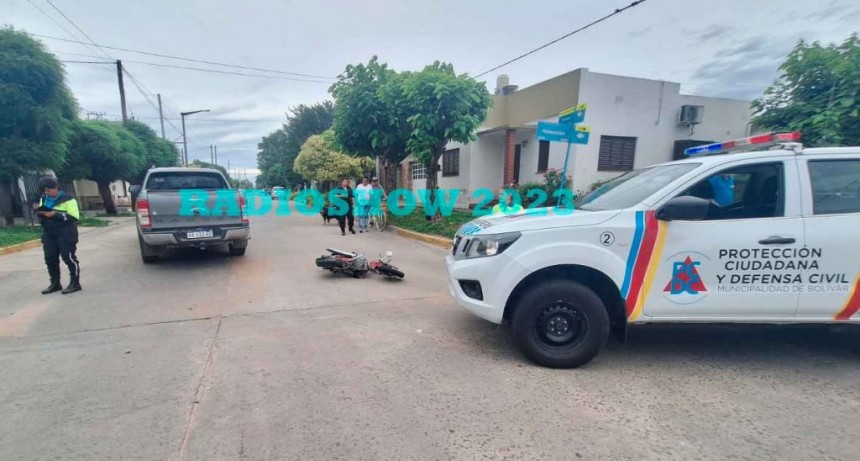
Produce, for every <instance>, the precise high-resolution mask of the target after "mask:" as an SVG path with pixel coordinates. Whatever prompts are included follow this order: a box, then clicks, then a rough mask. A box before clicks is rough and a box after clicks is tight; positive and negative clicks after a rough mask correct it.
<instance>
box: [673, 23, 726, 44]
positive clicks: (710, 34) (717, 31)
mask: <svg viewBox="0 0 860 461" xmlns="http://www.w3.org/2000/svg"><path fill="white" fill-rule="evenodd" d="M733 31H734V27H730V26H724V25H720V24H712V25H710V26H708V27H706V28H705V30H703V31H701V32H700V33H699V34H698V35H697V36H696V39H698V40H699V41H701V42H708V41H711V40H715V39H718V38H721V37H724V36H727V35H728V34H729V33H731V32H733ZM683 32H684V33H693V32H695V31H693V30H690V29H684V31H683Z"/></svg>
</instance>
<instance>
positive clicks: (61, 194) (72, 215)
mask: <svg viewBox="0 0 860 461" xmlns="http://www.w3.org/2000/svg"><path fill="white" fill-rule="evenodd" d="M39 190H40V191H41V193H42V196H41V198H40V199H39V201H38V202H37V203H35V204H33V209H34V211H35V212H36V214H37V215H38V216H39V221H40V223H41V224H42V249H43V251H44V253H45V264H46V265H47V266H48V275H49V276H50V277H51V284H50V285H49V286H48V288H45V289H44V290H42V294H43V295H46V294H49V293H54V292H56V291H62V292H63V294H64V295H67V294H69V293H74V292H76V291H81V266H80V264H79V263H78V257H77V255H76V254H75V251H76V250H77V246H78V220H80V219H81V214H80V211H79V210H78V201H77V200H75V198H74V197H73V196H72V195H71V194H69V193H67V192H66V191H64V190H62V189H60V184H59V183H58V182H57V179H56V178H53V177H51V176H46V177H44V178H42V179H40V180H39ZM61 258H62V260H63V262H64V263H66V266H67V267H68V268H69V277H70V279H71V281H70V282H69V285H68V286H67V287H66V288H65V289H64V288H63V286H62V285H61V284H60V259H61Z"/></svg>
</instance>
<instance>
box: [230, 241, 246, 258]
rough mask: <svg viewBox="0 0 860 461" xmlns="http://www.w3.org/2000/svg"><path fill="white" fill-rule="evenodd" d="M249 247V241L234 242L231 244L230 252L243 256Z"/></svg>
mask: <svg viewBox="0 0 860 461" xmlns="http://www.w3.org/2000/svg"><path fill="white" fill-rule="evenodd" d="M247 249H248V241H247V240H246V241H243V242H238V241H237V242H233V243H231V244H230V254H231V255H233V256H243V255H244V254H245V250H247Z"/></svg>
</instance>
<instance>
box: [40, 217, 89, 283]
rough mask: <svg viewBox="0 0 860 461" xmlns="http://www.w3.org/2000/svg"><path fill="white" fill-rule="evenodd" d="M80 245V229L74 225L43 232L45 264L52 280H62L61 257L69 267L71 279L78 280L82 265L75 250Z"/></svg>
mask: <svg viewBox="0 0 860 461" xmlns="http://www.w3.org/2000/svg"><path fill="white" fill-rule="evenodd" d="M77 247H78V230H77V229H76V228H74V227H68V228H61V229H52V230H50V231H46V232H45V233H43V234H42V248H43V250H44V252H45V264H46V265H47V266H48V275H50V276H51V280H52V281H54V280H57V281H59V280H60V259H61V258H62V260H63V262H64V263H66V266H68V268H69V274H70V275H71V280H72V281H73V282H77V281H78V280H79V279H80V276H81V266H80V264H78V258H77V256H75V251H76V250H77Z"/></svg>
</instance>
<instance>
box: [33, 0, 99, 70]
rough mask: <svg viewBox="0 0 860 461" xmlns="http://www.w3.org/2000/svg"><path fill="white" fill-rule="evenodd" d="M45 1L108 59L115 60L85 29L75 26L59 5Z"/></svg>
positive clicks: (49, 0)
mask: <svg viewBox="0 0 860 461" xmlns="http://www.w3.org/2000/svg"><path fill="white" fill-rule="evenodd" d="M45 1H46V2H48V4H49V5H51V7H52V8H53V9H54V10H56V11H57V13H60V16H62V17H64V18H65V19H66V21H69V24H71V25H72V26H74V28H75V29H77V30H78V32H80V33H81V35H83V36H84V37H86V38H87V40H89V41H90V43H92V44H93V45H94V46H95V47H96V48H98V49H99V51H101V52H102V53H103V54H104V55H105V56H107V57H108V58H110V59H113V58H112V57H111V55H109V54H108V53H107V52H106V51H105V50H103V49H102V48H101V47H100V46H99V45H98V44H97V43H96V42H95V41H94V40H93V39H92V38H90V36H89V35H87V33H86V32H84V31H83V29H81V28H80V27H78V25H77V24H75V22H74V21H72V20H71V19H69V17H68V16H66V13H63V12H62V10H60V9H59V8H57V5H54V2H52V1H51V0H45ZM81 43H83V42H81Z"/></svg>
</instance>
